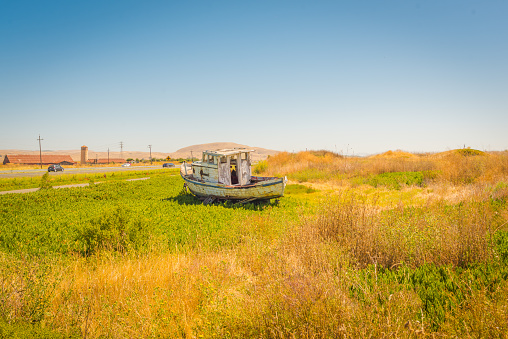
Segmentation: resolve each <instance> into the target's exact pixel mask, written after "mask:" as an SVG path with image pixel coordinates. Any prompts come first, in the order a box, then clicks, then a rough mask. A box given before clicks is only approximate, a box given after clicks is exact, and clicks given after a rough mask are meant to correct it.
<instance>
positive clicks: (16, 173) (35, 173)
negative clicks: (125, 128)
mask: <svg viewBox="0 0 508 339" xmlns="http://www.w3.org/2000/svg"><path fill="white" fill-rule="evenodd" d="M153 169H162V165H157V166H132V167H78V168H72V167H65V168H64V171H63V172H49V175H62V174H78V173H105V172H120V171H144V170H153ZM47 171H48V169H47V167H46V168H43V169H35V170H34V169H25V170H0V178H21V177H40V176H42V175H43V174H44V173H46V172H47Z"/></svg>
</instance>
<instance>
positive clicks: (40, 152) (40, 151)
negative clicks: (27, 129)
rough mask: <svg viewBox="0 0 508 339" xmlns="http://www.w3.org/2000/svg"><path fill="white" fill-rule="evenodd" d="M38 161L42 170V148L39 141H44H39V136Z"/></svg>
mask: <svg viewBox="0 0 508 339" xmlns="http://www.w3.org/2000/svg"><path fill="white" fill-rule="evenodd" d="M37 140H39V161H40V162H41V169H42V148H41V140H44V139H41V135H40V134H39V139H37Z"/></svg>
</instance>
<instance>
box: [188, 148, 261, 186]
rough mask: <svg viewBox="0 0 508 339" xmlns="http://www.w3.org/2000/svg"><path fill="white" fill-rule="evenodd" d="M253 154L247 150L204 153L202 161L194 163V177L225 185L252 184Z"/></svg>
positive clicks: (237, 149) (222, 150)
mask: <svg viewBox="0 0 508 339" xmlns="http://www.w3.org/2000/svg"><path fill="white" fill-rule="evenodd" d="M251 152H254V151H253V150H248V149H245V148H233V149H221V150H216V151H204V152H203V156H202V159H201V161H195V162H193V163H192V176H193V177H194V178H195V179H197V180H200V181H205V182H212V183H219V184H223V185H228V186H229V185H239V186H243V185H248V184H250V183H251V154H250V153H251Z"/></svg>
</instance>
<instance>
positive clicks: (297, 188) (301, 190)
mask: <svg viewBox="0 0 508 339" xmlns="http://www.w3.org/2000/svg"><path fill="white" fill-rule="evenodd" d="M314 192H318V190H315V189H313V188H311V187H307V186H304V185H300V184H291V185H287V186H286V189H285V190H284V193H285V194H306V193H314Z"/></svg>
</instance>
